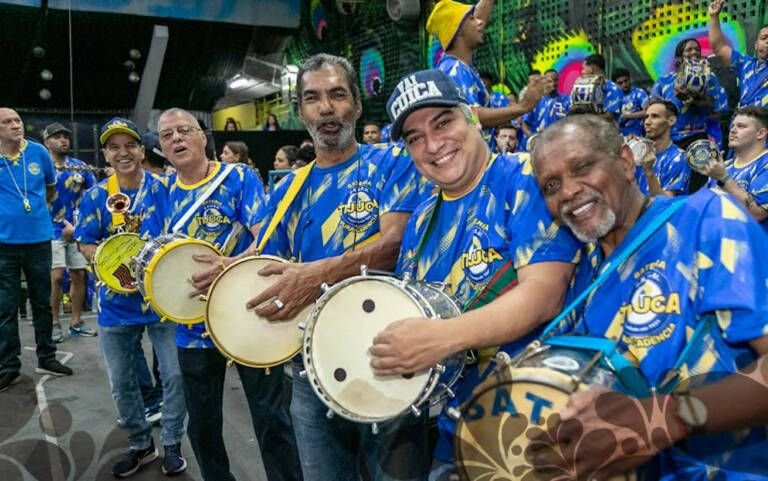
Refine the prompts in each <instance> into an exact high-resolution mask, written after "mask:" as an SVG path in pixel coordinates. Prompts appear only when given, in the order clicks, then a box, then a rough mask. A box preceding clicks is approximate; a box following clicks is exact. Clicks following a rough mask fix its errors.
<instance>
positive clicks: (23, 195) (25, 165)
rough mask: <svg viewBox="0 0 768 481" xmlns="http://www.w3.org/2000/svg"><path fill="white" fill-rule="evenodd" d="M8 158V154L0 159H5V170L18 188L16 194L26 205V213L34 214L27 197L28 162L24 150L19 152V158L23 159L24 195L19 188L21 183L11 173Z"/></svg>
mask: <svg viewBox="0 0 768 481" xmlns="http://www.w3.org/2000/svg"><path fill="white" fill-rule="evenodd" d="M6 156H7V154H3V155H2V156H0V159H3V163H4V164H5V168H6V170H8V175H10V176H11V180H12V181H13V185H14V187H16V192H18V193H19V197H21V203H22V204H24V212H26V213H27V214H29V213H30V212H32V204H31V203H30V202H29V197H27V161H26V159H25V158H24V151H23V150H22V151H21V152H19V157H20V158H21V169H22V172H23V174H24V192H23V193H22V191H21V189H20V188H19V183H18V182H16V177H15V176H14V175H13V172H11V166H10V164H8V160H7V159H6ZM9 158H10V157H9Z"/></svg>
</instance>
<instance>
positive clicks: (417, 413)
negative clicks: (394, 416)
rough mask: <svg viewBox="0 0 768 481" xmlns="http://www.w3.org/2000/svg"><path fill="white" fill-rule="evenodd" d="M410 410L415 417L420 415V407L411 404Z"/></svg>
mask: <svg viewBox="0 0 768 481" xmlns="http://www.w3.org/2000/svg"><path fill="white" fill-rule="evenodd" d="M411 412H412V413H413V415H414V416H416V417H419V416H421V409H419V408H417V407H416V405H415V404H411Z"/></svg>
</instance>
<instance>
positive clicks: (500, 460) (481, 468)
mask: <svg viewBox="0 0 768 481" xmlns="http://www.w3.org/2000/svg"><path fill="white" fill-rule="evenodd" d="M568 338H569V336H561V337H559V338H556V339H558V340H560V342H558V343H557V344H558V345H550V344H539V343H538V341H537V342H536V343H534V344H532V345H531V346H529V348H528V349H527V350H526V351H525V352H524V353H523V354H522V355H521V356H518V358H516V359H515V360H513V361H509V360H508V358H507V360H506V362H503V361H502V362H499V363H498V365H497V367H496V368H495V370H494V371H493V373H492V374H491V375H490V376H489V377H488V378H487V379H486V380H485V381H483V383H481V384H480V385H479V386H478V387H477V388H475V390H474V391H473V396H472V397H471V398H470V399H469V400H468V401H467V402H466V403H465V404H464V405H463V407H462V409H461V413H460V417H459V419H458V423H457V426H456V438H455V451H456V465H457V467H458V469H459V473H460V475H461V477H462V479H464V480H477V479H495V480H522V479H528V478H531V479H536V478H535V477H531V476H532V473H531V469H532V468H531V466H530V463H529V462H528V460H526V457H525V450H526V448H527V446H528V443H529V439H530V438H529V437H528V436H527V434H531V431H530V430H531V429H546V428H547V419H548V418H549V417H550V416H551V415H553V414H555V413H557V412H559V411H560V410H561V409H562V408H564V407H565V405H566V403H567V402H568V397H569V396H570V395H571V394H572V393H574V392H576V391H580V390H585V389H588V388H589V386H592V385H601V386H606V387H616V385H617V384H618V381H616V379H615V377H614V374H613V372H612V371H611V370H610V369H609V368H608V367H607V365H606V364H604V361H603V359H604V358H603V353H602V352H601V351H599V350H589V349H585V348H583V347H581V346H579V347H569V346H568V343H569V342H568V341H569V339H568ZM497 362H498V361H497ZM611 479H612V481H618V480H626V479H628V478H627V476H620V477H615V478H611Z"/></svg>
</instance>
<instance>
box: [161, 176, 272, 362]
mask: <svg viewBox="0 0 768 481" xmlns="http://www.w3.org/2000/svg"><path fill="white" fill-rule="evenodd" d="M224 167H225V164H221V163H220V162H210V168H209V171H208V174H207V175H206V176H205V178H204V179H202V180H201V181H200V182H197V183H196V184H193V185H186V184H183V183H182V182H181V181H180V180H179V178H178V174H176V173H174V174H172V175H170V176H169V177H168V203H167V204H166V206H165V208H164V209H157V210H156V211H155V212H154V213H153V215H152V216H150V218H149V224H148V225H149V226H150V228H153V229H157V228H159V229H160V230H161V232H162V233H170V232H172V231H173V227H174V226H175V225H176V223H177V222H178V221H179V220H180V219H181V218H183V216H184V215H185V214H186V212H187V211H188V210H189V209H190V207H192V206H193V205H194V204H195V202H196V201H197V199H198V198H200V196H202V195H203V194H204V193H205V192H206V191H207V190H208V188H209V186H210V184H211V182H213V181H214V180H215V179H217V178H218V177H219V176H221V175H224ZM264 205H265V202H264V186H263V185H262V184H261V182H260V181H259V179H258V177H257V176H256V174H255V173H254V172H253V170H251V169H250V168H248V166H246V165H245V164H236V165H235V168H234V169H233V170H232V171H230V172H229V174H228V175H227V177H226V178H225V179H224V180H223V181H222V182H221V184H220V185H219V186H218V187H217V188H216V190H215V191H213V193H212V194H211V195H210V196H209V197H208V198H207V199H206V200H205V201H203V203H202V204H201V205H200V206H199V207H198V208H197V210H196V211H195V212H194V213H193V214H192V215H191V216H190V217H189V219H188V220H187V222H186V223H184V225H183V226H182V227H181V228H180V229H178V230H177V231H175V232H178V233H180V234H184V235H186V236H188V237H192V238H195V239H199V240H203V241H206V242H208V243H210V244H212V245H214V246H216V247H217V248H218V249H219V250H220V251H221V252H222V253H223V254H224V255H227V256H233V255H237V254H240V253H241V252H243V251H244V250H245V249H247V248H248V246H249V245H250V244H251V243H252V242H253V235H252V234H251V231H250V230H249V229H250V228H251V227H253V226H255V225H256V224H258V223H259V221H260V220H261V217H262V216H263V215H264V210H263V209H264ZM158 226H159V227H158ZM204 332H205V325H204V323H202V322H199V323H197V324H194V325H192V326H190V327H187V326H185V325H180V326H179V327H178V329H177V331H176V345H177V346H179V347H184V348H206V349H213V348H214V347H215V346H214V344H213V342H212V341H211V340H210V339H208V338H207V337H206V338H204V337H203V333H204Z"/></svg>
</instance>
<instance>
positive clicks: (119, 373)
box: [75, 117, 187, 478]
mask: <svg viewBox="0 0 768 481" xmlns="http://www.w3.org/2000/svg"><path fill="white" fill-rule="evenodd" d="M99 141H100V142H101V145H102V153H103V154H104V157H105V158H106V159H107V162H108V163H109V165H111V166H112V167H113V168H114V169H115V173H114V174H113V175H111V176H109V177H108V178H106V179H104V180H103V181H101V182H100V183H99V184H97V185H96V186H94V187H93V188H91V189H89V190H88V191H87V192H86V193H85V195H84V196H83V200H82V201H81V203H80V220H79V222H78V224H77V227H76V229H75V239H76V240H77V241H78V242H79V243H80V251H81V252H82V253H83V255H84V256H85V258H86V259H88V260H90V261H91V262H93V258H94V254H95V253H96V247H97V244H99V243H100V242H102V241H104V240H105V239H107V238H109V237H110V236H112V235H114V234H116V233H118V232H120V231H121V230H122V229H123V228H124V227H125V226H126V224H128V223H129V218H133V219H134V220H131V221H130V222H131V223H132V222H135V221H136V220H138V223H139V224H141V223H143V222H144V221H145V220H146V218H147V216H149V215H150V214H151V213H152V212H153V211H154V210H155V209H162V207H163V206H164V204H165V199H166V196H167V188H166V184H165V180H164V179H163V178H161V177H158V176H155V175H154V174H151V173H149V172H146V171H145V170H144V169H143V167H142V161H143V160H144V146H143V145H142V144H141V134H140V133H139V130H138V128H137V127H136V125H134V123H133V122H131V121H130V120H127V119H123V118H119V117H117V118H113V119H112V120H110V121H109V122H107V123H106V124H104V126H103V127H102V128H101V131H100V135H99ZM117 193H122V194H125V195H127V196H128V197H129V198H130V204H129V207H128V212H127V213H125V214H124V215H120V214H118V213H113V212H110V211H109V210H108V208H107V199H108V198H109V197H110V196H112V195H115V194H117ZM142 227H143V226H142ZM147 233H148V234H150V235H156V234H158V233H159V232H158V230H156V229H155V230H147ZM98 323H99V337H100V338H101V351H102V355H103V356H104V363H105V364H106V367H107V375H108V376H109V384H110V386H111V387H112V398H113V399H114V401H115V405H116V407H117V412H118V414H119V419H120V425H121V427H122V428H123V429H125V430H126V431H127V432H128V440H129V443H130V449H129V451H128V453H127V454H126V455H125V456H124V457H123V458H122V459H121V460H120V461H118V463H117V464H115V465H114V466H113V467H112V474H113V475H114V476H116V477H118V478H125V477H128V476H131V475H132V474H134V473H135V472H136V471H138V470H139V468H141V467H142V466H143V465H145V464H147V463H150V462H152V461H153V460H155V459H157V457H158V451H157V449H156V448H155V443H154V440H153V439H152V425H151V424H149V422H147V419H146V417H145V415H144V401H143V399H142V395H141V389H140V387H139V383H138V378H137V376H136V370H135V366H136V365H137V358H136V356H137V355H141V353H142V351H141V350H139V349H136V346H137V345H138V344H139V343H140V342H141V336H142V333H143V332H144V330H145V329H146V331H147V333H148V334H149V339H150V341H151V342H152V345H153V347H154V349H155V352H156V353H157V358H158V362H159V365H160V377H161V379H162V380H163V408H162V418H163V425H162V426H163V427H162V431H161V434H160V437H161V439H162V442H163V446H164V448H165V457H164V459H163V465H162V468H161V469H162V472H163V473H164V474H166V475H168V476H171V475H174V474H178V473H181V472H183V471H184V470H185V469H186V468H187V462H186V460H185V459H184V458H183V457H182V455H181V437H182V436H183V435H184V416H185V410H184V397H183V396H184V394H183V392H184V391H183V385H182V378H181V371H180V369H179V361H178V358H177V356H176V349H175V344H176V342H175V335H176V327H175V326H174V325H173V324H171V323H167V322H162V323H161V322H160V319H159V318H158V316H157V314H155V313H154V312H152V310H150V308H149V306H148V305H147V303H146V302H144V300H143V299H142V296H141V294H139V293H133V294H119V293H117V292H113V291H110V290H108V289H107V288H106V287H105V286H103V285H102V286H101V287H99V314H98Z"/></svg>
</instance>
